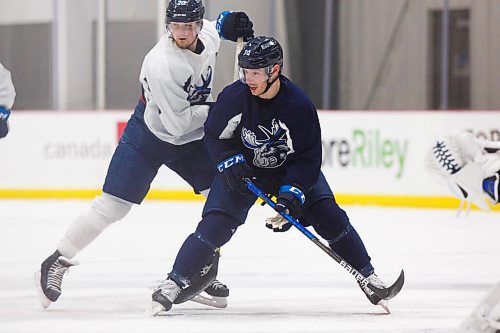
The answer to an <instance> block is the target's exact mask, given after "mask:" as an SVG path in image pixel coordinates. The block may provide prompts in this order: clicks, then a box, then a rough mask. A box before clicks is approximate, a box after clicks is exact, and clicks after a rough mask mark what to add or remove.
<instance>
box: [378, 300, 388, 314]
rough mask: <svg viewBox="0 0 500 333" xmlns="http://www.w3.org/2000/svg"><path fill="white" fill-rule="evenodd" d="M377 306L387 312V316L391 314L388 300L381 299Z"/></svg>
mask: <svg viewBox="0 0 500 333" xmlns="http://www.w3.org/2000/svg"><path fill="white" fill-rule="evenodd" d="M377 305H380V306H381V307H382V308H383V309H384V310H385V312H387V314H390V313H391V310H389V303H387V301H386V300H384V299H381V300H380V301H379V302H378V303H377Z"/></svg>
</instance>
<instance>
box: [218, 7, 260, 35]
mask: <svg viewBox="0 0 500 333" xmlns="http://www.w3.org/2000/svg"><path fill="white" fill-rule="evenodd" d="M216 28H217V32H218V33H219V36H220V37H221V38H223V39H228V40H232V41H233V42H236V41H237V40H238V37H243V40H244V41H245V42H246V41H248V40H249V39H250V38H253V23H252V21H250V18H249V17H248V15H247V14H246V13H244V12H230V11H227V10H226V11H224V12H222V13H220V14H219V16H218V17H217V24H216Z"/></svg>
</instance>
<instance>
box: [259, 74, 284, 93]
mask: <svg viewBox="0 0 500 333" xmlns="http://www.w3.org/2000/svg"><path fill="white" fill-rule="evenodd" d="M279 77H280V76H279V75H278V76H276V78H275V79H274V80H272V81H271V82H269V79H267V85H266V89H264V91H263V92H262V94H260V95H264V94H265V93H267V92H268V91H269V89H270V88H271V86H272V85H273V83H274V82H276V80H277V79H279ZM260 95H259V96H260Z"/></svg>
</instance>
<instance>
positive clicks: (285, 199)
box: [275, 185, 306, 217]
mask: <svg viewBox="0 0 500 333" xmlns="http://www.w3.org/2000/svg"><path fill="white" fill-rule="evenodd" d="M305 201H306V196H305V195H304V192H302V190H301V189H299V188H298V187H296V186H292V185H283V186H281V187H280V192H279V195H278V200H277V202H276V207H275V209H276V211H277V212H283V211H285V212H288V214H290V215H291V216H292V217H298V216H299V215H300V210H301V208H302V205H303V204H304V202H305Z"/></svg>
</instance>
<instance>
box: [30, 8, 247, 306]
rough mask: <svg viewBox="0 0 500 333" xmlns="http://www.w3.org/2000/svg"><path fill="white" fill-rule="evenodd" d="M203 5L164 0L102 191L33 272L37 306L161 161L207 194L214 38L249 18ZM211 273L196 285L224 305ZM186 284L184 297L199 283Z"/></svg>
mask: <svg viewBox="0 0 500 333" xmlns="http://www.w3.org/2000/svg"><path fill="white" fill-rule="evenodd" d="M204 12H205V8H204V6H203V3H202V1H201V0H171V1H170V2H169V4H168V7H167V11H166V28H167V32H166V34H165V35H164V36H163V37H162V38H161V40H160V41H159V42H158V43H157V44H156V45H155V46H154V47H153V48H152V49H151V51H150V52H149V53H148V54H147V55H146V57H145V59H144V62H143V64H142V68H141V72H140V77H139V80H140V82H141V85H142V95H141V97H140V100H139V102H138V104H137V106H136V108H135V111H134V113H133V114H132V116H131V118H130V120H129V121H128V123H127V126H126V128H125V130H124V132H123V135H122V137H121V139H120V142H119V144H118V147H117V148H116V151H115V152H114V155H113V158H112V160H111V162H110V165H109V168H108V172H107V175H106V180H105V182H104V186H103V193H102V195H100V196H98V197H96V198H95V200H94V201H93V203H92V205H91V206H90V207H89V208H88V210H86V211H84V212H82V213H81V214H80V215H79V216H78V217H77V218H76V220H75V221H74V222H73V223H72V224H71V225H70V227H69V228H68V230H67V231H66V234H65V235H64V236H63V238H62V239H61V240H60V241H59V243H58V244H57V248H56V251H55V252H54V253H53V254H52V255H50V256H49V257H48V258H47V259H46V260H45V261H44V262H43V263H42V264H41V269H40V271H38V272H37V273H36V276H35V280H36V285H37V288H38V291H39V294H40V299H41V302H42V305H43V307H44V308H47V307H48V306H49V305H50V304H51V303H52V302H55V301H57V299H58V298H59V296H60V295H61V284H62V280H63V277H64V274H65V272H66V271H67V270H68V268H70V267H71V266H74V265H75V264H76V262H75V261H74V260H73V257H74V256H75V255H76V254H78V253H79V252H80V251H81V250H82V249H84V248H85V247H86V246H87V245H88V244H90V243H91V242H92V241H93V240H94V239H96V238H97V237H98V236H99V235H100V234H101V233H102V232H103V231H104V229H106V228H107V227H108V226H109V225H111V224H112V223H114V222H116V221H119V220H121V219H123V218H124V217H125V216H126V215H127V213H128V212H129V210H130V209H131V207H132V206H133V204H140V203H141V202H142V200H143V199H144V197H145V196H146V194H147V192H148V191H149V188H150V185H151V182H152V181H153V179H154V177H155V176H156V174H157V172H158V169H159V168H160V167H161V166H162V165H166V166H167V167H168V168H170V169H171V170H173V171H175V172H176V173H177V174H178V175H179V176H181V177H182V178H183V179H184V180H186V181H187V182H188V183H189V184H190V185H191V186H192V188H193V190H194V191H195V192H196V193H201V194H203V195H204V196H205V197H206V196H207V194H208V192H209V188H210V185H211V183H212V180H213V178H214V176H215V174H216V170H215V167H214V166H213V165H214V163H213V162H212V161H211V159H210V157H209V154H208V152H207V151H206V148H205V146H204V145H203V142H202V139H203V136H204V131H203V124H204V122H205V120H206V118H207V115H208V112H209V110H210V107H211V103H212V101H213V99H212V95H211V92H212V84H213V75H214V72H215V62H216V55H217V52H218V50H219V45H220V40H221V38H222V39H228V40H232V41H236V40H237V39H238V37H243V38H244V39H247V38H250V37H252V36H253V28H252V26H253V24H252V22H251V21H250V19H249V18H248V16H247V15H246V14H245V13H243V12H228V11H225V12H223V13H221V14H220V15H219V17H218V19H217V21H213V22H210V21H208V20H205V19H203V16H204ZM217 262H218V254H217V257H216V256H214V259H213V263H207V264H211V266H215V267H212V272H215V273H216V271H217V270H216V269H217V267H216V266H217ZM214 279H215V276H212V280H210V281H209V282H211V283H210V284H206V285H204V286H203V288H205V287H206V289H205V292H206V293H207V294H208V295H209V296H211V297H218V298H216V299H215V300H216V301H218V302H216V303H215V306H219V307H224V306H225V305H226V304H227V303H226V297H227V296H228V295H229V289H228V288H227V287H226V286H225V285H223V284H222V283H220V282H219V281H217V280H214ZM200 285H201V284H200ZM193 290H196V289H193ZM193 290H191V293H193V294H192V295H189V296H190V297H191V296H194V295H196V294H198V293H199V292H201V291H203V289H199V290H196V292H194V291H193ZM190 297H186V298H190ZM211 305H214V304H212V303H211Z"/></svg>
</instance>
